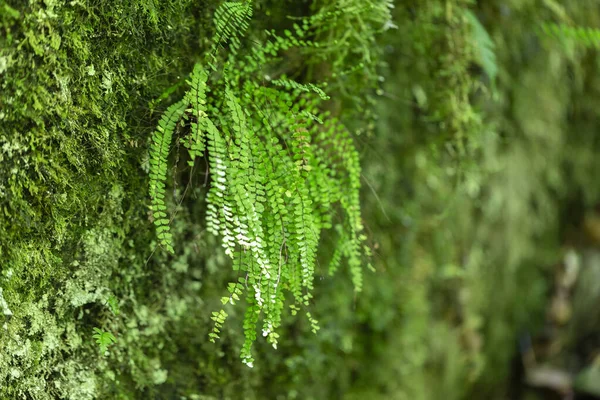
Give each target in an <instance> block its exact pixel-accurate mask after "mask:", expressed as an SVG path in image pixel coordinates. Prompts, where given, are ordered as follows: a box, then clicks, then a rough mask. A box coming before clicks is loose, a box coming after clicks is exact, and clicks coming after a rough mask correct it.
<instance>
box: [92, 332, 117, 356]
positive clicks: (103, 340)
mask: <svg viewBox="0 0 600 400" xmlns="http://www.w3.org/2000/svg"><path fill="white" fill-rule="evenodd" d="M92 337H93V338H94V339H96V343H97V344H98V346H99V347H100V353H102V354H104V353H106V351H107V350H108V347H109V346H110V345H112V344H114V343H117V338H115V336H114V335H113V334H112V333H110V332H105V331H103V330H102V329H100V328H94V335H93V336H92Z"/></svg>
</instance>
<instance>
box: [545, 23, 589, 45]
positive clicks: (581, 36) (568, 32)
mask: <svg viewBox="0 0 600 400" xmlns="http://www.w3.org/2000/svg"><path fill="white" fill-rule="evenodd" d="M542 31H543V32H544V33H545V34H547V35H550V36H553V37H556V38H559V39H562V40H565V39H571V40H574V41H576V42H577V43H580V44H582V45H584V46H586V47H594V48H600V29H597V28H587V27H582V26H568V25H566V24H554V23H544V24H542Z"/></svg>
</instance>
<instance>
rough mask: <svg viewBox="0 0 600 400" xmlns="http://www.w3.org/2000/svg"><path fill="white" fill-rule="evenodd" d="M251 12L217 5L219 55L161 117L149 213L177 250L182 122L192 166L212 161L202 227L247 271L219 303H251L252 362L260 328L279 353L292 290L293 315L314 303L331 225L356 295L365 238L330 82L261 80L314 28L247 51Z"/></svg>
mask: <svg viewBox="0 0 600 400" xmlns="http://www.w3.org/2000/svg"><path fill="white" fill-rule="evenodd" d="M251 15H252V9H251V5H250V3H235V2H229V3H225V4H224V5H222V6H221V7H219V9H218V10H217V12H216V14H215V25H216V33H215V36H214V38H213V46H212V50H211V51H210V53H209V55H208V56H207V58H206V60H205V62H204V64H202V63H198V64H197V65H196V66H195V67H194V70H193V72H192V74H191V77H190V79H189V80H188V85H189V89H188V90H187V92H186V93H185V95H184V96H183V99H182V100H181V101H179V102H177V103H175V104H174V105H173V106H171V107H169V108H168V109H167V111H166V112H165V114H164V115H163V117H162V118H161V120H160V122H159V127H158V128H157V130H156V132H155V133H154V135H153V139H152V146H151V148H150V159H151V163H150V166H151V171H150V195H151V197H152V211H153V215H154V220H155V225H156V227H157V235H158V237H159V240H160V243H161V245H162V246H163V247H164V248H166V249H167V251H169V252H173V251H174V249H173V246H172V237H171V234H170V232H169V219H168V218H167V210H166V204H165V183H166V171H167V164H168V160H167V159H168V154H169V148H170V143H171V141H172V135H173V131H174V129H175V127H176V126H177V123H178V121H179V120H181V121H184V122H183V123H182V126H183V128H182V130H183V134H184V137H183V139H182V140H183V143H184V146H185V147H186V148H187V150H188V154H189V161H188V163H189V165H190V166H192V167H193V166H194V163H195V160H196V159H197V158H198V157H202V156H206V157H208V164H209V167H210V175H211V184H210V188H209V190H208V193H207V198H206V201H207V206H206V207H207V211H206V226H207V230H208V231H209V232H210V233H212V234H214V235H217V236H220V237H221V244H222V246H223V248H224V250H225V254H227V255H228V256H229V257H230V258H231V259H232V261H233V269H234V271H236V273H238V274H239V277H238V279H237V281H236V282H233V283H230V284H229V286H228V288H227V289H228V292H229V295H228V296H223V297H222V298H221V302H222V303H223V307H226V306H230V305H231V306H232V305H235V304H236V302H237V301H239V300H240V299H242V298H244V297H245V299H246V303H247V308H246V312H245V316H244V323H243V328H244V335H245V341H244V344H243V346H242V350H241V354H240V355H241V358H242V360H243V362H244V363H246V364H247V365H249V366H252V365H253V362H254V358H253V356H252V345H253V343H254V341H255V340H256V338H257V332H256V330H257V328H258V327H259V326H260V327H261V331H262V336H263V337H265V338H266V340H267V341H268V342H269V343H271V345H272V346H273V347H275V348H276V347H277V343H278V339H279V334H278V333H277V330H278V328H279V326H280V324H281V318H282V313H283V310H284V305H285V302H286V296H285V294H286V293H290V295H291V300H292V302H293V304H291V305H290V308H291V310H292V313H293V314H295V313H296V312H297V311H298V310H299V309H300V308H301V307H304V308H307V309H308V307H310V304H311V299H312V291H313V280H314V275H315V268H316V265H317V250H318V245H319V241H320V238H321V235H322V231H323V230H325V229H329V228H331V227H332V226H333V225H334V221H335V223H336V226H337V227H338V228H337V231H338V232H339V244H338V248H337V249H336V253H335V255H334V261H333V262H334V263H335V264H336V265H340V264H341V262H342V260H343V259H345V260H347V262H348V265H349V268H350V272H351V275H352V281H353V283H354V286H355V290H356V291H360V290H361V288H362V264H363V258H364V245H363V242H364V239H365V236H364V235H363V234H362V231H363V226H362V220H361V216H360V204H359V195H358V194H359V189H360V166H359V156H358V153H357V151H356V149H355V148H354V143H353V140H352V137H351V134H350V132H349V131H348V130H347V129H346V128H345V127H344V125H343V124H342V123H341V122H340V121H339V120H337V119H335V118H332V117H331V116H330V115H329V114H328V113H324V112H322V111H320V110H321V109H322V102H323V101H326V100H328V99H329V96H328V95H327V94H326V93H325V91H324V90H323V89H322V88H321V86H322V87H325V86H326V85H320V86H319V85H316V84H310V83H309V84H304V83H300V82H297V81H295V80H292V79H289V78H287V77H286V76H285V75H281V76H280V77H277V78H275V79H270V78H269V79H267V80H266V82H265V73H264V70H265V69H269V68H270V67H272V66H275V65H276V64H277V56H278V54H279V53H280V52H281V51H284V50H287V49H290V48H292V47H300V48H306V49H308V48H316V47H318V45H317V44H316V43H313V42H311V41H308V40H305V39H303V37H304V36H306V35H307V32H308V31H310V29H311V23H312V22H311V21H307V23H306V24H303V27H302V28H301V27H299V26H298V25H295V31H296V33H295V34H292V33H291V32H289V31H285V32H284V35H283V36H279V35H277V34H276V33H275V32H273V31H270V32H267V37H268V40H267V41H266V42H264V43H255V44H254V45H252V46H249V47H247V48H245V49H243V46H242V41H241V38H242V37H243V34H244V32H245V30H246V29H247V28H248V24H249V20H250V17H251ZM223 53H225V54H223ZM205 66H206V67H205ZM338 214H339V215H341V216H342V218H341V219H340V218H339V216H338ZM331 270H332V271H333V268H332V269H331ZM227 315H228V314H227V312H226V311H225V309H224V308H223V309H221V310H219V311H215V312H214V313H213V315H212V320H213V322H214V326H213V330H212V331H211V332H210V334H209V337H210V340H211V341H215V340H216V339H218V337H219V333H220V331H221V328H222V326H223V324H224V323H225V320H226V318H227ZM306 316H307V318H308V320H309V323H310V325H311V329H312V330H313V332H316V331H317V330H318V322H317V320H316V319H315V318H313V317H312V315H311V314H310V312H309V311H307V312H306Z"/></svg>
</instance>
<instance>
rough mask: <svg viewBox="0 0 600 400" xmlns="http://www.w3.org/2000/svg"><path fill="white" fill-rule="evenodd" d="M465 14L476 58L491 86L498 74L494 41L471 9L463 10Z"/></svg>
mask: <svg viewBox="0 0 600 400" xmlns="http://www.w3.org/2000/svg"><path fill="white" fill-rule="evenodd" d="M465 15H466V17H467V20H468V21H469V23H470V25H471V31H472V35H473V44H474V47H475V53H476V60H477V62H478V63H479V64H480V65H481V67H482V68H483V70H484V71H485V73H486V74H487V76H488V77H489V79H490V81H491V83H492V86H493V85H494V82H495V81H496V76H497V75H498V63H497V61H496V53H495V45H494V41H493V40H492V38H491V37H490V35H489V34H488V32H487V31H486V29H485V27H484V26H483V25H481V22H479V18H477V16H476V15H475V14H473V12H472V11H470V10H465Z"/></svg>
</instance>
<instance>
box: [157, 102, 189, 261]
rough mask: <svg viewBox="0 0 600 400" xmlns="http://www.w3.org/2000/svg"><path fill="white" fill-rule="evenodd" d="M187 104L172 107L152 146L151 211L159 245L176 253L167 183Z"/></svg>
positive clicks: (159, 127) (160, 123)
mask: <svg viewBox="0 0 600 400" xmlns="http://www.w3.org/2000/svg"><path fill="white" fill-rule="evenodd" d="M186 107H187V102H186V101H185V100H181V101H179V102H177V103H175V104H173V105H171V106H170V107H169V108H168V109H167V111H166V112H165V113H164V114H163V116H162V118H161V119H160V121H159V122H158V127H157V128H156V130H155V131H154V134H153V135H152V144H151V145H150V187H149V193H150V198H151V204H150V210H152V217H153V218H154V225H156V232H157V236H158V239H159V243H160V244H161V246H163V247H164V248H165V249H166V250H167V251H168V252H170V253H174V252H175V250H174V249H173V238H172V235H171V232H170V229H169V219H168V218H167V206H166V204H165V183H166V180H167V158H168V156H169V148H170V146H171V141H172V138H173V132H174V131H175V126H176V125H177V122H178V121H179V119H180V118H181V116H182V115H183V113H184V111H185V109H186Z"/></svg>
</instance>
